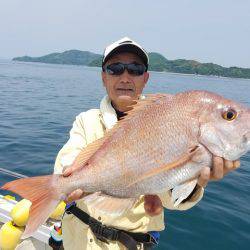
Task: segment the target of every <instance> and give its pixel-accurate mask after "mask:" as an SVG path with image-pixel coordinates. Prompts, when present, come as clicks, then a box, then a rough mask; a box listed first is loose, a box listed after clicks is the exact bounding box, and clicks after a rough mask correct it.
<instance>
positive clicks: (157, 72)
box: [0, 59, 250, 81]
mask: <svg viewBox="0 0 250 250" xmlns="http://www.w3.org/2000/svg"><path fill="white" fill-rule="evenodd" d="M1 60H2V59H0V63H1ZM4 61H6V62H10V63H11V62H13V63H17V64H19V63H20V64H38V65H39V64H41V65H51V66H65V67H67V66H76V67H84V68H89V69H91V68H92V69H94V68H95V69H99V70H101V69H100V67H99V66H88V65H75V64H56V63H44V62H22V61H14V60H12V59H6V60H5V59H4ZM149 72H152V73H156V74H170V75H177V76H178V75H179V76H197V77H211V78H215V79H216V78H219V79H220V78H222V79H235V80H245V81H250V79H249V78H239V77H238V78H236V77H226V76H215V75H199V74H191V73H189V74H187V73H176V72H168V71H154V70H149Z"/></svg>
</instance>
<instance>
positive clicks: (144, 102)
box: [124, 93, 173, 119]
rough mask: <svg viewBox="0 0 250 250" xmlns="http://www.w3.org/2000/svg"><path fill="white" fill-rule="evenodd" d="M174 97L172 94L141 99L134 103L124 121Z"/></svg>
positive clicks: (152, 95)
mask: <svg viewBox="0 0 250 250" xmlns="http://www.w3.org/2000/svg"><path fill="white" fill-rule="evenodd" d="M172 96H173V95H170V94H160V93H158V94H147V95H146V98H143V99H139V100H137V101H134V103H133V104H132V105H131V106H130V107H131V110H129V111H127V112H125V113H126V114H127V115H126V116H125V117H124V119H129V118H130V117H132V116H133V115H134V114H137V113H140V112H141V111H142V110H144V109H145V108H146V107H150V106H151V105H152V104H154V105H155V104H160V103H161V102H162V100H166V99H168V98H172Z"/></svg>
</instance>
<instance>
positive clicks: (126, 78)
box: [120, 69, 130, 82]
mask: <svg viewBox="0 0 250 250" xmlns="http://www.w3.org/2000/svg"><path fill="white" fill-rule="evenodd" d="M120 79H121V81H123V82H130V74H129V73H128V70H127V69H125V70H124V72H123V73H122V74H121V77H120Z"/></svg>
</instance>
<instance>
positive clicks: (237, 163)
mask: <svg viewBox="0 0 250 250" xmlns="http://www.w3.org/2000/svg"><path fill="white" fill-rule="evenodd" d="M239 167H240V160H237V161H234V162H233V168H234V169H236V168H239Z"/></svg>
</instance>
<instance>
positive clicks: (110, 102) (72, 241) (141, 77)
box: [55, 37, 239, 250]
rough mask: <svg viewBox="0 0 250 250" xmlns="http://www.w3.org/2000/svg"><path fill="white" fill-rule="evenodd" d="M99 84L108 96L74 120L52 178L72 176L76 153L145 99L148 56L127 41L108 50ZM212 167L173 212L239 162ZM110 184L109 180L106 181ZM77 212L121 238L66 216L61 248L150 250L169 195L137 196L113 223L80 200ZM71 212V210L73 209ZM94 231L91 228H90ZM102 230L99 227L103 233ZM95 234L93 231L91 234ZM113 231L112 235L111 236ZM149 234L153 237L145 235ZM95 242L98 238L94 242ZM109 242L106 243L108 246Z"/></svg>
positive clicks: (186, 205) (191, 202) (218, 162)
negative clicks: (136, 245) (115, 231)
mask: <svg viewBox="0 0 250 250" xmlns="http://www.w3.org/2000/svg"><path fill="white" fill-rule="evenodd" d="M102 69H103V71H102V80H103V85H104V87H105V88H106V91H107V96H105V97H104V98H103V100H102V101H101V103H100V109H91V110H88V111H86V112H83V113H81V114H80V115H78V116H77V117H76V120H75V122H74V124H73V128H72V129H71V131H70V138H69V140H68V142H67V143H66V144H65V145H64V147H63V148H62V149H61V151H60V152H59V154H58V156H57V159H56V163H55V173H62V172H63V169H64V168H66V170H65V171H64V176H68V175H70V174H71V173H72V172H73V171H74V169H73V167H71V168H67V167H68V166H70V165H71V164H72V163H73V161H74V159H75V158H76V156H77V155H78V154H79V152H80V151H81V150H82V149H83V148H84V147H86V146H87V145H88V144H89V143H91V142H93V141H95V140H96V139H98V138H101V137H102V136H103V135H104V133H105V132H106V131H107V130H109V129H110V128H112V127H113V126H114V124H115V123H116V122H117V120H119V119H120V118H121V117H122V116H124V112H125V111H128V109H129V106H130V105H131V104H132V103H133V101H134V100H137V99H138V98H144V97H143V96H142V95H141V94H142V91H143V88H144V87H145V84H146V83H147V81H148V78H149V73H148V72H147V69H148V55H147V53H146V51H145V50H144V49H143V48H142V47H141V46H140V45H139V44H137V43H135V42H134V41H132V40H131V39H129V38H127V37H125V38H123V39H121V40H119V41H117V42H114V43H113V44H111V45H109V46H108V47H107V48H106V49H105V51H104V56H103V62H102ZM213 163H214V164H213V168H212V171H211V172H210V168H205V169H204V170H203V171H202V172H201V176H200V178H199V181H198V183H199V185H197V186H196V188H195V189H194V191H193V192H192V194H191V195H190V196H189V197H188V198H187V199H186V200H184V201H183V202H182V203H181V204H179V205H178V206H177V207H176V208H175V209H179V210H185V209H188V208H191V207H192V206H194V205H195V204H196V203H197V202H198V201H199V200H200V199H201V198H202V195H203V187H205V186H206V184H207V182H208V180H211V179H221V178H222V177H223V176H224V175H225V174H226V173H227V172H229V171H230V170H232V169H235V168H237V167H238V166H239V162H238V161H236V162H230V161H224V160H223V159H221V158H219V157H214V158H213ZM110 181H112V180H110ZM81 195H82V191H81V190H79V189H78V190H76V191H74V192H73V193H72V194H70V195H69V196H68V201H72V200H76V199H79V198H80V197H81ZM76 207H77V209H81V210H78V211H80V213H81V211H83V213H82V214H83V217H84V216H85V217H87V218H88V219H89V216H91V217H92V220H91V221H94V222H95V223H96V221H97V224H96V225H98V222H100V223H102V224H103V225H106V226H109V227H112V228H116V229H120V230H124V231H120V234H121V235H122V236H124V237H125V238H124V237H123V238H121V239H118V240H112V241H111V240H109V239H107V237H106V236H107V235H105V234H103V235H102V234H100V232H99V234H96V232H95V233H93V231H92V230H91V227H92V226H93V225H88V222H86V223H83V222H82V221H81V220H80V219H79V218H78V217H76V216H75V215H73V214H72V213H71V214H65V216H64V218H63V221H62V232H63V244H64V248H65V249H70V250H76V249H77V250H78V249H124V248H125V246H126V247H127V248H133V249H134V245H133V244H134V242H137V241H140V242H141V245H143V246H144V248H145V249H150V248H151V247H152V245H154V244H156V243H157V239H155V237H156V238H157V232H159V231H162V230H164V219H163V209H162V208H163V207H166V208H168V209H174V206H173V202H172V201H171V191H169V192H167V193H165V194H163V195H161V197H158V196H154V195H147V196H144V197H140V198H139V199H138V201H137V203H136V204H135V205H134V207H133V208H132V209H131V210H130V211H129V212H127V213H126V215H124V216H121V217H118V218H117V219H115V220H114V219H113V220H111V218H110V217H109V216H104V215H102V214H99V213H98V211H96V210H95V209H94V208H92V207H88V206H87V205H86V204H85V203H84V201H83V200H81V199H80V200H78V201H77V204H76ZM72 211H73V210H72ZM92 229H93V227H92ZM102 229H103V228H102ZM94 231H95V230H94ZM112 232H113V231H112ZM148 232H154V233H151V234H152V236H153V237H154V239H152V237H149V236H148V234H147V233H148ZM98 238H99V239H98ZM107 242H108V243H107Z"/></svg>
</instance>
